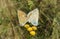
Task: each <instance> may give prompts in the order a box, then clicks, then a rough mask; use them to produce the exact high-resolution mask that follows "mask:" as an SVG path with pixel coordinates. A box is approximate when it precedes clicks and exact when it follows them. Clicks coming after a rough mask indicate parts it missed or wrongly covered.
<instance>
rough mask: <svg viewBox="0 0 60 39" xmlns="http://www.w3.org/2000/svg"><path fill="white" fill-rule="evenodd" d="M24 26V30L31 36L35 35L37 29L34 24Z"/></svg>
mask: <svg viewBox="0 0 60 39" xmlns="http://www.w3.org/2000/svg"><path fill="white" fill-rule="evenodd" d="M24 27H25V28H26V30H27V31H28V32H29V34H30V35H31V36H35V35H36V30H37V27H36V26H30V25H29V24H25V25H24Z"/></svg>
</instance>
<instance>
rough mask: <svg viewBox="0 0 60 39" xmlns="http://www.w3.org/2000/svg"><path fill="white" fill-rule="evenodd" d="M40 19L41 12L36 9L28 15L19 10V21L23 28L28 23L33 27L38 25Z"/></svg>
mask: <svg viewBox="0 0 60 39" xmlns="http://www.w3.org/2000/svg"><path fill="white" fill-rule="evenodd" d="M38 18H39V10H38V9H37V8H36V9H34V10H33V11H30V12H29V13H28V14H26V13H25V12H23V11H21V10H18V19H19V23H20V25H21V26H24V25H25V24H26V23H27V22H29V23H31V24H32V25H35V26H37V25H38Z"/></svg>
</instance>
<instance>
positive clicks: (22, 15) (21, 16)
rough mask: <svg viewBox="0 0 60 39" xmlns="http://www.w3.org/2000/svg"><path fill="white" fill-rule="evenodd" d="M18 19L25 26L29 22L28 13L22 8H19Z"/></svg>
mask: <svg viewBox="0 0 60 39" xmlns="http://www.w3.org/2000/svg"><path fill="white" fill-rule="evenodd" d="M18 19H19V23H20V25H21V26H24V25H25V23H26V22H27V17H26V14H25V13H24V12H23V11H21V10H18Z"/></svg>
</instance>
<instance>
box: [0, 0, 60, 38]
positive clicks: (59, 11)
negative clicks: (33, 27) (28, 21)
mask: <svg viewBox="0 0 60 39" xmlns="http://www.w3.org/2000/svg"><path fill="white" fill-rule="evenodd" d="M35 8H38V9H39V25H38V26H37V27H38V30H37V31H36V32H37V35H36V36H31V35H30V34H29V33H28V32H27V31H26V30H25V29H24V28H23V27H20V26H19V21H18V17H17V10H23V11H24V12H26V14H28V12H30V11H32V10H33V9H35ZM0 39H60V0H0Z"/></svg>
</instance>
